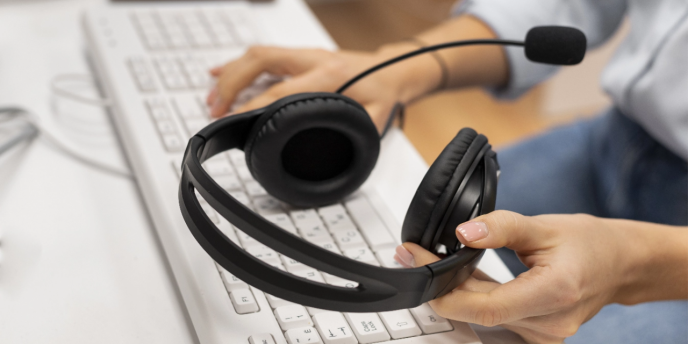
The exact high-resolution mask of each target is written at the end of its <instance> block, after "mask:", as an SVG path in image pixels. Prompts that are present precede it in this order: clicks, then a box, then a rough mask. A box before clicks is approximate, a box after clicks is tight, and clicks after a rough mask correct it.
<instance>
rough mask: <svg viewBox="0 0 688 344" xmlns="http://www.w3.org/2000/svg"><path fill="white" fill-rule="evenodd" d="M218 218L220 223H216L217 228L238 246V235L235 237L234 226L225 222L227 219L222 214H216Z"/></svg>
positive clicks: (239, 243) (239, 244)
mask: <svg viewBox="0 0 688 344" xmlns="http://www.w3.org/2000/svg"><path fill="white" fill-rule="evenodd" d="M218 220H220V223H218V224H217V228H218V229H219V230H220V231H222V233H223V234H224V235H226V236H227V238H228V239H229V240H231V241H232V242H234V243H235V244H237V245H238V246H241V242H240V241H239V237H237V235H236V232H235V231H234V226H232V225H231V224H230V223H229V222H227V220H226V219H225V218H224V217H222V216H218Z"/></svg>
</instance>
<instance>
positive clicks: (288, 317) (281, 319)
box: [275, 304, 313, 331]
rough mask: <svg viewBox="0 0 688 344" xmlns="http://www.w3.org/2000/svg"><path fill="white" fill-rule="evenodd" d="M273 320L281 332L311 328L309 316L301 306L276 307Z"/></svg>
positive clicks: (311, 323)
mask: <svg viewBox="0 0 688 344" xmlns="http://www.w3.org/2000/svg"><path fill="white" fill-rule="evenodd" d="M275 318H277V322H278V323H279V325H280V327H281V328H282V330H283V331H288V330H291V329H293V328H299V327H305V326H313V322H312V321H311V317H310V315H308V312H307V311H306V308H304V307H303V306H301V305H297V304H293V305H288V306H282V307H277V308H276V309H275Z"/></svg>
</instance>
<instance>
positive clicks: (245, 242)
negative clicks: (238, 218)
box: [237, 230, 263, 250]
mask: <svg viewBox="0 0 688 344" xmlns="http://www.w3.org/2000/svg"><path fill="white" fill-rule="evenodd" d="M237 236H238V237H239V241H240V242H241V246H242V247H243V248H244V249H246V250H248V248H249V247H254V246H260V245H263V244H261V243H260V242H259V241H258V240H256V239H253V237H251V236H250V235H248V234H246V233H244V232H242V231H240V230H237Z"/></svg>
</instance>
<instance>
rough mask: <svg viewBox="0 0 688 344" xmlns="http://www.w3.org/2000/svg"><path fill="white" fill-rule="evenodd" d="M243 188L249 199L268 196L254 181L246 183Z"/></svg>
mask: <svg viewBox="0 0 688 344" xmlns="http://www.w3.org/2000/svg"><path fill="white" fill-rule="evenodd" d="M244 187H245V188H246V193H248V195H249V196H251V197H258V196H265V195H267V194H268V193H267V191H265V189H263V187H262V186H261V185H260V183H258V182H256V181H250V182H246V184H244Z"/></svg>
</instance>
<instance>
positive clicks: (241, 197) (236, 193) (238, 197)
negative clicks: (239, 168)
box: [227, 190, 253, 208]
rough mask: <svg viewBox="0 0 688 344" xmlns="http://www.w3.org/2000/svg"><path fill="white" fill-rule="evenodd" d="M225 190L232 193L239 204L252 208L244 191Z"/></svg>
mask: <svg viewBox="0 0 688 344" xmlns="http://www.w3.org/2000/svg"><path fill="white" fill-rule="evenodd" d="M227 192H229V194H230V195H232V197H234V198H235V199H236V200H237V201H239V202H240V203H241V204H243V205H245V206H247V207H249V208H253V206H252V205H251V200H250V199H249V198H248V196H247V195H246V193H245V192H243V191H240V190H228V191H227Z"/></svg>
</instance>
